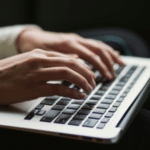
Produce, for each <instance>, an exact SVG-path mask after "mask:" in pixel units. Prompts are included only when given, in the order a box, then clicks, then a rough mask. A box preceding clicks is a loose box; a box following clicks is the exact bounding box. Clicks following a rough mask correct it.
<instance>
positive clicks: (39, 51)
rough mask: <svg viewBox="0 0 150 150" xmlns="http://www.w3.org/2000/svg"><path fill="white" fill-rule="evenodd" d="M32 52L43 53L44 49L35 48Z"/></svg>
mask: <svg viewBox="0 0 150 150" xmlns="http://www.w3.org/2000/svg"><path fill="white" fill-rule="evenodd" d="M32 52H33V53H35V54H36V53H42V52H43V50H41V49H34V50H32Z"/></svg>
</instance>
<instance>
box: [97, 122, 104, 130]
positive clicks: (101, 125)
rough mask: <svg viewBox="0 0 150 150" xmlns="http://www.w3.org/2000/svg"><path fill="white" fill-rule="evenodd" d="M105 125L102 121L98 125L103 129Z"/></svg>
mask: <svg viewBox="0 0 150 150" xmlns="http://www.w3.org/2000/svg"><path fill="white" fill-rule="evenodd" d="M104 127H105V123H100V124H99V125H98V126H97V128H98V129H103V128H104Z"/></svg>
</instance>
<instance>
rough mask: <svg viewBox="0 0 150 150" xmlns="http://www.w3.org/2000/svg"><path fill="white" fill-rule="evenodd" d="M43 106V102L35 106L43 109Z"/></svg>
mask: <svg viewBox="0 0 150 150" xmlns="http://www.w3.org/2000/svg"><path fill="white" fill-rule="evenodd" d="M43 107H44V105H43V104H39V105H37V106H36V107H35V109H42V108H43Z"/></svg>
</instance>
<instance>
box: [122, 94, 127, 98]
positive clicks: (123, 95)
mask: <svg viewBox="0 0 150 150" xmlns="http://www.w3.org/2000/svg"><path fill="white" fill-rule="evenodd" d="M127 94H128V93H122V94H121V95H120V97H123V98H125V97H126V96H127Z"/></svg>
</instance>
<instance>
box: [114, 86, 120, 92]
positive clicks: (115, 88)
mask: <svg viewBox="0 0 150 150" xmlns="http://www.w3.org/2000/svg"><path fill="white" fill-rule="evenodd" d="M113 90H116V91H121V90H122V86H115V87H114V88H113Z"/></svg>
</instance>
